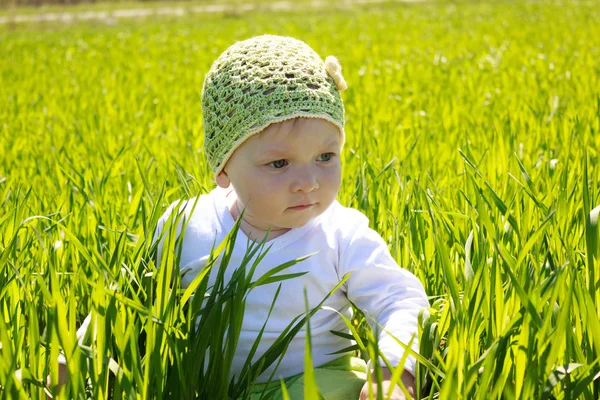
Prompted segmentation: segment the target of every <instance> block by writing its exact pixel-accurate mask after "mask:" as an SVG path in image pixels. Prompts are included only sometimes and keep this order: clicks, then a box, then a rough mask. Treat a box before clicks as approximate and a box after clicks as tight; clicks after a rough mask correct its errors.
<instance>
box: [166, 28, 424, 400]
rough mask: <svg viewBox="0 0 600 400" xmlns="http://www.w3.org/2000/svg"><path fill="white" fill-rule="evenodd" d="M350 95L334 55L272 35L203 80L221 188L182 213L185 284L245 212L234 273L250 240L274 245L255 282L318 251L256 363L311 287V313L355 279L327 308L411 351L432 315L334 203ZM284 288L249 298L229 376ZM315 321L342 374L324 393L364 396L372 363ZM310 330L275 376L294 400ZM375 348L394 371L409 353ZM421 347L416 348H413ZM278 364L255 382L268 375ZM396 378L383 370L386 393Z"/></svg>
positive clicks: (316, 340)
mask: <svg viewBox="0 0 600 400" xmlns="http://www.w3.org/2000/svg"><path fill="white" fill-rule="evenodd" d="M345 89H346V82H345V81H344V78H343V77H342V75H341V67H340V65H339V63H338V62H337V60H336V59H335V58H334V57H328V58H327V59H326V61H325V62H323V61H322V59H321V58H320V57H319V55H318V54H316V53H315V52H314V51H313V50H312V49H311V48H310V47H309V46H308V45H307V44H305V43H303V42H301V41H299V40H296V39H292V38H288V37H279V36H271V35H265V36H259V37H254V38H251V39H249V40H245V41H242V42H238V43H236V44H234V45H233V46H231V47H230V48H229V49H227V50H226V51H225V52H224V53H223V54H222V55H221V56H220V57H219V58H218V59H217V60H216V61H215V62H214V64H213V66H212V68H211V70H210V71H209V72H208V74H207V76H206V79H205V82H204V87H203V93H202V106H203V118H204V130H205V152H206V156H207V158H208V161H209V163H210V166H211V168H212V171H213V173H214V176H215V180H216V183H217V185H218V186H217V187H216V188H215V189H213V190H212V191H211V192H210V193H209V194H206V195H202V196H200V198H198V199H194V201H197V204H196V206H195V208H194V210H193V212H192V206H193V203H194V201H189V202H188V205H187V206H186V207H185V208H184V211H183V212H184V213H185V216H186V220H188V221H189V222H188V224H187V225H186V228H185V232H184V236H183V248H182V254H181V259H180V269H181V273H182V274H183V277H182V284H183V285H184V286H186V285H189V283H190V282H191V281H192V280H193V279H194V278H195V276H196V275H197V274H198V273H199V272H200V271H201V270H202V269H203V267H204V266H205V263H206V260H207V258H208V255H209V254H210V251H211V248H212V247H213V245H214V244H215V243H217V244H218V243H220V242H221V241H222V240H223V239H224V238H225V236H226V235H227V233H228V232H229V231H230V230H231V229H232V228H233V226H234V223H235V221H236V220H237V219H238V218H240V215H242V211H243V216H242V220H241V221H240V229H241V232H239V234H238V239H237V241H236V243H235V248H234V251H233V256H232V258H231V260H230V265H231V266H235V265H236V264H237V265H239V263H240V262H241V260H242V258H243V257H244V255H245V253H246V248H247V244H248V239H250V240H252V241H261V240H263V239H264V238H265V236H266V239H267V246H271V248H270V250H269V251H268V253H267V255H266V257H265V258H264V259H263V260H262V262H261V264H260V265H259V267H258V269H257V271H256V273H255V276H260V275H262V274H263V273H265V272H266V271H268V270H270V269H272V268H274V267H276V266H278V265H280V264H282V263H284V262H286V261H289V260H293V259H296V258H299V257H302V256H306V255H308V254H311V253H315V252H316V253H317V254H315V255H313V256H311V257H309V258H308V259H306V260H304V261H302V262H300V263H299V264H297V265H295V266H294V267H293V270H288V271H286V273H293V272H308V273H307V274H305V275H303V276H301V277H297V278H294V279H290V280H285V281H283V282H282V288H281V291H280V294H279V298H278V300H277V302H276V304H275V309H274V310H273V312H272V314H271V316H270V318H269V321H268V324H267V327H266V330H265V333H264V336H263V338H262V340H261V344H260V346H259V349H258V352H257V354H256V357H255V358H257V357H258V356H260V355H261V354H262V353H263V352H264V351H265V350H266V349H268V348H269V347H270V346H271V345H272V344H273V342H274V340H275V339H276V338H277V337H278V336H279V334H280V333H281V331H282V330H283V329H284V328H285V327H286V326H287V325H288V324H289V323H290V321H291V320H292V319H293V318H294V317H296V316H298V315H300V314H302V313H304V312H305V304H304V301H303V298H304V289H305V288H306V291H307V296H308V301H309V307H311V308H312V307H315V306H316V305H317V304H318V303H319V302H320V301H321V300H322V299H323V298H324V297H325V296H326V295H327V294H328V293H329V292H330V291H331V289H332V288H334V287H335V286H336V285H337V284H338V283H339V282H340V279H341V278H342V277H344V276H345V275H346V274H348V273H350V277H349V278H348V280H347V281H346V282H345V284H344V285H343V286H342V288H341V289H340V290H338V291H336V292H335V293H334V294H333V295H332V296H331V297H330V298H329V299H328V300H327V302H326V303H325V306H327V307H329V308H333V309H335V310H338V311H339V312H340V313H342V314H344V315H346V316H347V317H350V316H351V304H350V302H352V303H354V304H355V305H356V306H357V307H359V308H360V309H361V310H363V311H365V312H367V313H368V314H370V315H372V316H374V317H376V318H377V321H378V323H379V324H381V325H382V326H383V327H384V328H385V329H386V330H387V331H389V332H390V333H391V334H393V335H394V336H395V337H396V338H398V339H399V340H400V341H402V342H403V343H408V342H409V341H410V340H411V337H413V335H415V336H416V333H417V316H418V313H419V311H420V310H421V309H422V308H424V307H428V301H427V296H426V294H425V291H424V290H423V286H422V285H421V283H420V282H419V281H418V279H417V278H416V277H415V276H414V275H413V274H411V273H410V272H408V271H406V270H404V269H402V268H400V267H399V266H398V265H397V264H396V262H395V261H394V259H393V258H392V257H391V255H390V253H389V251H388V248H387V245H386V243H385V242H384V241H383V239H382V238H381V237H380V236H379V235H378V234H377V233H376V232H375V231H374V230H372V229H370V228H369V221H368V219H367V218H366V217H365V216H364V215H363V214H362V213H361V212H359V211H357V210H355V209H351V208H346V207H344V206H342V205H340V204H339V203H338V202H337V201H336V196H337V193H338V191H339V189H340V181H341V164H340V152H341V150H342V147H343V144H344V139H345V132H344V106H343V104H342V100H341V97H340V91H343V90H345ZM174 209H175V203H174V204H173V205H171V207H169V209H168V210H167V211H166V212H165V214H164V215H163V216H162V217H161V219H160V221H159V227H158V229H159V230H160V229H163V227H164V224H165V222H166V220H167V218H168V217H169V215H170V213H171V212H172V211H173V210H174ZM244 236H245V237H244ZM161 247H162V246H159V248H161ZM160 256H161V254H160V250H159V258H160ZM231 269H235V268H231ZM277 286H278V284H270V285H264V286H260V287H257V288H256V289H254V290H253V291H251V292H250V293H249V295H248V298H247V303H246V311H245V314H244V321H243V326H242V331H241V335H240V339H239V344H238V351H237V353H236V356H235V359H234V362H233V367H232V368H233V371H232V374H237V373H238V372H239V371H240V370H241V368H242V365H243V364H244V362H245V360H246V357H247V355H248V353H249V351H250V349H251V347H252V344H253V343H254V341H255V339H256V336H257V334H258V332H259V331H260V330H261V328H262V326H263V324H264V323H265V321H266V320H267V314H268V312H269V307H270V305H271V303H272V301H273V298H274V295H275V292H276V290H277ZM310 323H311V334H312V336H311V338H312V357H313V363H314V365H315V367H316V368H317V379H318V375H319V371H320V369H327V368H329V367H331V366H334V367H333V368H330V371H329V372H331V371H336V372H335V373H334V375H329V378H328V379H329V380H330V381H331V377H333V380H335V384H334V385H332V386H334V387H333V388H329V389H328V388H323V387H320V389H321V391H322V394H323V397H324V398H328V393H327V391H328V390H329V391H330V392H331V393H330V394H329V398H340V399H352V398H359V397H360V398H367V394H368V389H369V388H368V387H367V386H366V383H365V376H366V375H365V364H364V362H363V361H362V360H360V359H357V358H353V357H350V356H348V357H342V358H339V357H340V356H339V354H338V355H335V354H332V353H334V352H336V351H339V350H341V349H344V348H346V347H348V346H351V342H350V341H349V340H348V339H344V338H341V337H339V336H336V335H333V334H332V333H331V332H330V331H332V330H334V331H347V327H346V326H345V325H344V322H343V321H342V318H341V317H340V316H339V315H338V314H337V313H335V312H332V311H331V310H320V311H318V312H317V313H316V314H315V315H314V317H313V318H311V320H310ZM305 334H306V331H305V330H302V331H301V332H300V333H299V334H298V335H297V336H296V337H295V338H294V339H293V341H292V342H291V344H290V346H289V348H288V349H287V352H286V353H285V355H284V357H283V361H282V362H281V364H280V365H279V367H278V369H277V371H276V374H275V376H276V378H280V377H282V378H284V380H285V382H286V385H287V386H288V390H289V391H290V396H291V398H292V399H296V398H301V397H302V379H298V377H301V374H302V372H303V362H304V351H305ZM379 347H380V349H381V350H382V353H383V354H384V355H385V356H386V358H387V359H388V360H389V361H390V362H391V363H392V365H397V364H398V363H399V362H400V360H401V359H402V356H403V354H404V349H403V348H402V347H401V346H400V345H398V343H397V342H396V341H395V340H394V339H393V338H391V337H389V336H388V335H387V334H386V333H382V334H380V337H379ZM413 349H414V350H415V352H416V351H417V350H418V345H417V340H415V341H414V342H413ZM382 365H383V364H382ZM272 368H274V366H271V367H270V368H269V369H268V370H267V371H265V372H264V373H263V374H262V375H261V376H260V377H259V382H261V381H266V380H267V379H268V378H269V376H270V375H271V373H272V372H273V370H272ZM404 368H405V371H404V374H403V376H402V378H403V383H404V384H405V386H406V387H407V389H408V390H409V392H410V393H411V394H412V393H413V391H414V378H413V376H414V369H415V359H414V357H412V356H409V357H408V359H407V360H406V362H405V364H404ZM335 374H338V375H335ZM390 376H391V375H390V372H389V371H387V369H384V378H385V379H386V381H385V382H384V388H385V390H386V391H385V393H387V387H389V379H390ZM277 384H278V382H277ZM394 390H395V395H394V396H395V397H394V398H404V396H403V394H402V391H401V390H400V388H398V387H396V388H394Z"/></svg>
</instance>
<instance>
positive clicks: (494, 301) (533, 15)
mask: <svg viewBox="0 0 600 400" xmlns="http://www.w3.org/2000/svg"><path fill="white" fill-rule="evenodd" d="M273 15H274V14H272V13H265V14H262V13H249V14H247V15H244V17H243V18H238V17H233V16H229V17H218V18H217V17H214V16H212V17H209V16H196V17H194V18H181V19H176V20H168V23H166V22H165V21H164V20H153V19H150V20H146V21H128V22H120V23H119V24H118V25H115V26H110V27H107V26H100V25H96V26H86V25H82V24H74V25H71V26H62V27H57V28H58V29H56V30H54V29H50V27H49V26H48V25H43V26H37V27H31V26H26V25H24V26H18V27H16V28H15V29H16V30H13V31H10V30H9V29H8V28H6V27H4V28H0V29H2V30H1V31H0V312H1V313H2V317H3V318H0V342H1V343H2V348H1V350H0V386H1V387H2V388H1V389H0V393H1V395H2V396H4V397H11V398H30V397H32V398H35V399H45V398H46V392H45V391H44V384H45V381H46V377H47V376H48V375H49V376H50V377H51V379H52V380H53V382H56V379H57V376H58V373H57V364H56V362H55V360H56V359H57V356H58V352H59V350H62V351H64V352H65V356H66V358H67V360H69V363H68V368H69V372H70V374H71V376H72V377H73V379H71V382H70V384H69V386H68V388H67V389H66V391H65V392H64V393H65V394H64V395H65V396H67V397H69V395H68V394H74V393H78V394H80V395H81V396H85V393H86V392H87V393H88V395H89V396H90V397H93V398H103V397H108V396H109V395H114V396H115V397H117V398H118V397H138V396H140V397H155V396H158V397H161V396H168V393H173V392H172V391H173V390H181V392H178V393H180V394H182V393H184V391H185V395H189V394H191V393H198V395H199V396H200V394H199V393H200V392H197V391H196V390H198V388H197V387H194V385H201V384H202V382H201V381H199V380H198V381H191V378H192V377H194V378H197V377H200V376H202V379H207V382H211V385H210V388H209V389H207V390H211V391H214V392H211V394H215V393H219V394H222V393H224V392H223V391H227V393H228V394H229V395H234V394H235V395H243V393H240V392H239V390H241V391H244V390H245V389H248V388H249V387H250V383H247V385H246V386H243V385H237V386H236V385H235V384H230V382H225V381H222V380H221V381H219V382H217V380H218V374H219V371H221V372H223V371H225V370H226V369H227V365H226V360H225V359H223V360H222V362H223V364H221V365H219V366H218V367H215V368H216V369H215V370H213V371H204V370H203V369H202V367H203V363H198V362H197V360H198V357H199V356H200V355H201V356H202V357H204V356H205V354H204V353H202V352H200V347H199V348H197V349H196V350H194V346H201V343H197V341H196V340H195V339H194V338H195V336H194V335H196V334H197V331H195V329H196V328H195V327H194V325H195V324H194V323H193V322H192V321H194V320H195V316H197V314H195V313H197V312H199V309H200V306H201V305H200V304H199V300H200V299H199V298H198V299H196V297H193V296H192V294H191V292H187V293H186V292H184V291H181V290H177V288H178V285H179V283H178V279H179V278H178V277H177V274H172V268H169V267H172V266H174V265H177V264H176V262H177V259H176V256H175V255H174V256H173V257H172V258H169V259H164V260H163V263H162V265H161V267H160V268H158V267H157V266H156V265H155V259H154V258H153V256H154V254H155V251H156V246H153V245H152V238H153V236H154V229H155V227H156V223H157V221H158V218H159V217H160V215H161V214H162V213H163V212H164V210H165V209H166V207H167V206H168V205H169V204H170V203H171V202H173V201H175V200H176V199H179V198H192V197H194V196H196V195H198V194H200V193H206V192H207V191H209V190H210V189H211V188H212V187H213V185H214V184H213V182H212V178H211V174H210V170H209V167H208V165H207V163H206V161H205V159H204V155H203V154H202V143H203V139H202V121H201V104H200V91H201V86H202V82H203V78H204V74H205V73H206V72H207V71H208V69H209V68H210V65H211V63H212V61H213V60H214V59H215V58H216V57H217V56H218V54H220V53H221V52H222V51H223V50H224V49H225V48H227V47H228V46H229V45H230V44H231V43H233V42H234V41H235V40H239V39H244V38H247V37H249V36H252V35H255V34H261V33H265V32H268V33H277V34H283V35H290V36H294V37H298V38H300V39H302V40H304V41H306V42H307V43H309V44H310V45H311V46H312V47H314V48H315V50H317V51H318V52H319V53H320V54H321V55H322V56H323V58H324V57H325V56H327V55H330V54H332V55H335V56H336V57H338V59H339V60H340V62H341V64H342V67H343V73H344V76H345V78H346V80H347V82H348V84H349V90H348V91H347V92H344V93H343V98H344V100H345V104H346V118H347V126H346V131H347V133H348V138H347V144H346V145H345V147H344V152H343V155H342V157H343V165H344V178H343V184H342V189H341V192H340V195H339V200H340V202H341V203H342V204H344V205H348V206H352V207H356V208H358V209H360V210H361V211H363V212H364V213H365V214H366V215H367V216H368V217H369V219H370V221H371V226H372V227H373V228H374V229H376V230H377V231H378V232H379V233H380V234H381V235H382V237H383V238H384V239H385V240H386V241H387V242H388V244H389V246H390V251H391V253H392V255H393V256H394V257H395V258H396V260H397V261H398V263H399V264H400V265H401V266H403V267H405V268H407V269H409V270H410V271H412V272H414V273H415V274H416V275H417V277H418V278H419V279H420V280H421V281H422V282H423V284H424V286H425V289H426V291H427V293H428V294H429V295H430V296H431V301H430V302H431V304H432V307H431V309H429V310H427V311H426V312H425V313H424V314H423V316H422V326H421V338H420V349H421V351H420V353H421V356H420V359H421V361H422V362H423V364H422V365H420V366H419V367H418V374H417V375H418V376H417V384H418V387H419V389H420V391H419V397H420V398H427V399H432V398H435V397H437V396H439V397H440V398H465V399H481V398H485V399H490V398H506V399H512V398H514V399H521V398H523V399H525V398H536V399H537V398H548V399H550V398H577V397H582V398H586V399H587V398H589V399H594V398H598V397H599V396H600V375H598V373H599V372H600V365H599V361H600V352H599V347H600V311H599V310H600V259H599V257H600V256H599V246H600V245H599V240H598V237H599V236H598V229H599V228H598V208H597V207H598V206H600V191H599V188H598V182H599V180H600V172H599V169H598V168H597V165H598V163H599V153H598V149H600V136H599V135H600V70H599V69H598V62H597V61H598V60H599V59H600V7H598V5H597V3H595V2H568V1H564V2H563V1H553V2H527V1H506V2H500V3H495V2H494V3H492V2H490V4H481V3H478V2H472V3H471V2H460V3H456V4H452V3H447V2H443V3H432V4H431V3H423V4H412V5H405V6H392V5H386V6H381V7H379V6H376V7H371V8H365V7H363V8H361V11H360V12H353V11H340V10H333V9H332V10H322V9H321V10H317V11H314V12H310V11H309V12H304V13H286V14H281V15H280V16H278V17H277V18H273ZM167 243H168V246H169V249H171V250H174V249H176V247H177V245H178V244H177V243H180V242H177V241H176V240H175V238H174V237H172V238H171V240H170V241H168V242H167ZM215 267H216V266H214V267H213V268H215ZM242 281H243V279H242V278H241V275H240V280H239V281H237V284H240V285H242V287H246V289H247V288H248V287H247V286H244V284H242ZM244 282H245V281H244ZM246 283H247V282H246ZM197 284H198V285H202V283H201V282H197ZM274 284H276V283H274ZM235 285H236V282H233V283H231V286H229V288H230V289H232V288H234V287H235ZM200 288H201V289H202V287H201V286H200ZM238 288H239V287H238ZM223 290H226V289H225V288H223ZM200 291H202V290H200ZM231 293H232V295H233V296H234V298H237V297H235V296H239V293H240V292H237V291H232V292H231ZM182 297H186V298H185V300H186V301H182ZM237 299H238V300H236V301H238V303H237V304H238V305H239V304H241V303H239V301H240V300H239V298H237ZM219 301H225V299H221V300H219ZM89 312H92V316H93V327H94V328H95V330H96V332H97V334H96V340H95V341H94V340H91V339H92V338H91V337H88V338H86V340H85V341H84V343H83V344H81V345H78V344H77V338H76V336H75V332H76V329H77V327H78V326H79V325H80V324H81V322H82V320H83V318H84V317H85V316H86V315H87V314H88V313H89ZM358 322H359V323H361V322H362V321H358ZM354 324H355V322H354V323H353V322H351V321H349V325H350V326H354ZM361 326H364V324H363V325H361ZM221 328H223V327H219V329H221ZM359 331H360V332H358V331H357V332H356V333H357V335H358V334H361V335H366V338H365V341H364V342H363V343H362V344H363V346H362V347H361V346H358V347H357V349H360V350H362V352H363V354H369V352H373V351H376V349H375V348H374V344H373V342H372V340H368V336H369V334H370V333H369V332H365V331H364V329H359ZM223 332H224V331H223ZM221 339H223V340H225V339H224V338H223V337H221ZM215 340H216V339H215ZM229 340H234V338H233V337H232V339H229ZM219 345H222V346H233V345H234V343H233V344H226V343H225V342H224V343H219V344H216V343H215V344H214V348H217V347H218V346H219ZM270 357H275V353H271V356H270ZM275 358H276V357H275ZM309 361H310V360H308V359H307V363H308V362H309ZM19 368H23V369H24V370H23V374H24V384H23V385H21V384H19V383H18V382H17V381H16V380H15V379H13V373H14V371H15V370H16V369H19ZM182 371H183V372H182ZM248 372H249V375H248V376H249V378H248V379H249V380H248V381H247V382H251V381H252V379H254V378H255V376H254V375H253V374H255V373H256V370H253V369H249V371H248ZM211 373H212V375H210V374H211ZM188 374H189V375H188ZM203 374H207V375H203ZM221 378H222V376H221ZM211 379H214V380H211ZM188 380H189V381H188ZM177 385H180V387H181V389H174V388H175V386H177ZM309 389H310V388H309ZM50 390H52V389H50Z"/></svg>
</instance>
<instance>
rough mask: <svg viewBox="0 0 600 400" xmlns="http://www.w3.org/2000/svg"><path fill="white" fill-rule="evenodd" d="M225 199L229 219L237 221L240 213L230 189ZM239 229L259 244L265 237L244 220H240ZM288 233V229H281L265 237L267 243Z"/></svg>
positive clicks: (234, 195)
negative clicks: (229, 215)
mask: <svg viewBox="0 0 600 400" xmlns="http://www.w3.org/2000/svg"><path fill="white" fill-rule="evenodd" d="M226 199H227V209H228V210H229V213H230V214H231V217H232V218H233V219H234V221H237V220H238V218H239V217H240V214H241V212H240V206H239V203H238V201H237V195H236V193H235V190H233V189H231V191H230V192H229V193H227V197H226ZM240 229H241V231H242V232H244V234H245V235H246V237H247V238H248V239H250V240H252V241H254V242H261V241H262V240H263V239H264V238H265V236H266V235H267V231H265V230H263V229H260V228H257V227H256V226H254V225H252V224H250V223H249V222H247V221H246V220H245V219H244V218H242V222H241V223H240ZM288 231H289V228H282V229H277V230H271V231H269V235H268V236H267V242H268V241H269V240H272V239H275V238H276V237H279V236H281V235H283V234H284V233H286V232H288Z"/></svg>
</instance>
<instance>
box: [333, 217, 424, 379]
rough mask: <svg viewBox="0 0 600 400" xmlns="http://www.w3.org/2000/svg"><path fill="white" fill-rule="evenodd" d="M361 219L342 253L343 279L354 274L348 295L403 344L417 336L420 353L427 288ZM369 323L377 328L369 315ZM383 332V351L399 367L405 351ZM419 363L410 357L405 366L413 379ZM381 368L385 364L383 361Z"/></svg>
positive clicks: (347, 290) (381, 337)
mask: <svg viewBox="0 0 600 400" xmlns="http://www.w3.org/2000/svg"><path fill="white" fill-rule="evenodd" d="M360 217H361V218H360V220H359V221H358V223H357V224H356V225H357V226H356V229H355V230H354V233H353V234H351V236H350V237H349V238H347V240H346V241H345V243H344V244H342V246H343V250H342V251H341V254H340V264H339V272H340V276H344V275H345V274H347V273H350V274H351V275H350V277H349V278H348V280H347V281H346V283H345V289H346V295H347V297H348V299H349V300H350V301H352V302H353V303H354V304H355V305H356V306H357V307H358V308H359V309H361V310H362V311H364V312H365V313H366V314H367V315H369V314H370V315H371V316H372V317H373V318H375V319H376V320H377V322H378V323H379V324H380V325H381V326H382V327H384V328H385V330H387V331H388V332H390V333H391V334H392V335H393V336H395V337H396V338H397V339H398V340H399V341H401V342H402V343H404V344H408V343H409V342H410V340H411V338H412V336H413V335H414V336H415V340H414V341H413V344H412V349H413V350H414V351H415V352H416V353H417V352H418V351H419V344H418V337H417V334H418V315H419V312H420V311H421V309H423V308H427V307H429V302H428V300H427V295H426V293H425V290H424V289H423V285H422V284H421V282H420V281H419V280H418V279H417V277H416V276H415V275H413V274H412V273H410V272H409V271H407V270H405V269H403V268H400V267H399V266H398V264H397V263H396V261H395V260H394V259H393V258H392V256H391V254H390V252H389V249H388V247H387V244H386V243H385V242H384V240H383V239H382V238H381V236H380V235H379V234H378V233H377V232H375V231H374V230H373V229H371V228H369V226H368V219H367V218H366V217H365V216H364V215H362V214H361V215H360ZM367 320H369V323H370V324H371V326H372V327H373V328H375V326H374V325H375V324H374V323H373V321H371V318H369V316H367ZM374 331H375V329H374ZM379 331H380V334H379V348H380V350H381V352H382V353H383V355H384V356H385V357H386V358H387V359H388V361H389V362H390V364H391V365H394V366H396V365H398V364H399V363H400V361H401V359H402V357H403V355H404V351H405V350H404V348H403V347H402V346H401V345H399V344H398V343H397V342H396V341H395V340H394V339H393V338H392V337H390V336H389V335H388V334H387V333H386V332H384V331H383V330H382V329H379ZM415 364H416V359H415V358H414V357H413V356H410V355H409V356H408V358H407V359H406V362H405V363H404V369H406V370H407V371H408V372H410V373H411V374H412V375H413V376H414V375H415ZM380 365H385V364H384V363H383V362H382V360H380Z"/></svg>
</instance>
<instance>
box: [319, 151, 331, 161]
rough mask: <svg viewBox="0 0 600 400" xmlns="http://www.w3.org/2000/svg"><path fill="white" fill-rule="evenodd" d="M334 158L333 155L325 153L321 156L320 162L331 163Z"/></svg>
mask: <svg viewBox="0 0 600 400" xmlns="http://www.w3.org/2000/svg"><path fill="white" fill-rule="evenodd" d="M332 157H333V153H323V154H321V155H320V156H319V161H329V160H331V158H332Z"/></svg>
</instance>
